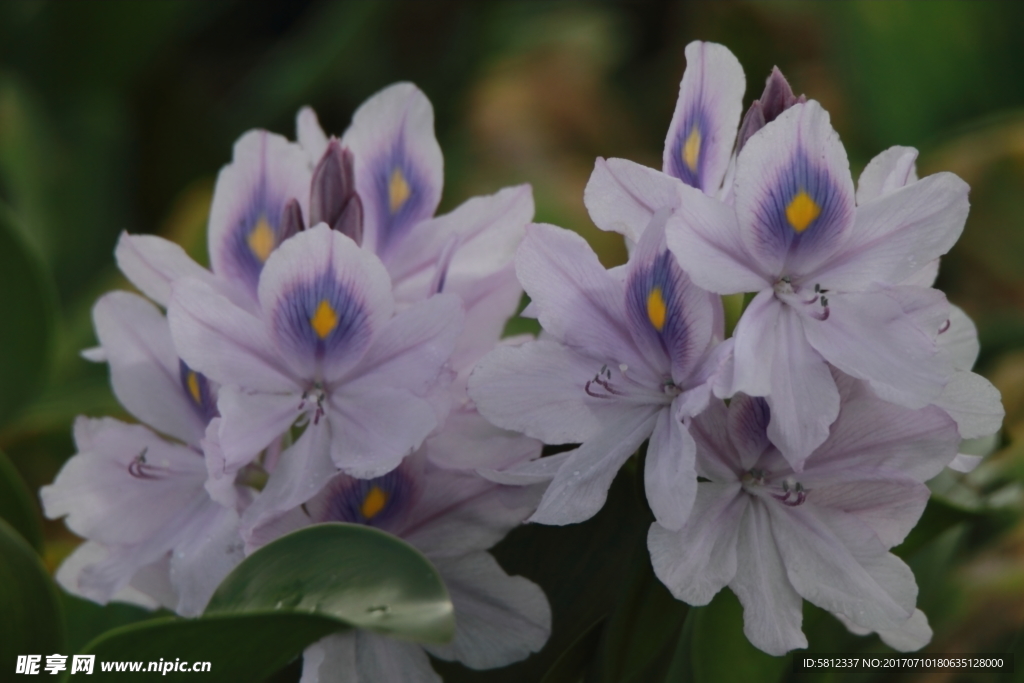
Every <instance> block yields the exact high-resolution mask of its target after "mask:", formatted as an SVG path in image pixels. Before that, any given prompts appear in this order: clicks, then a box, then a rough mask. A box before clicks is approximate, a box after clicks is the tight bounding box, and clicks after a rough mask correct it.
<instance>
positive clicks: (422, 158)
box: [341, 83, 444, 258]
mask: <svg viewBox="0 0 1024 683" xmlns="http://www.w3.org/2000/svg"><path fill="white" fill-rule="evenodd" d="M341 144H342V145H343V146H346V147H348V148H349V149H351V150H352V153H353V154H354V155H355V171H356V189H357V191H358V192H359V197H360V199H362V202H363V210H364V212H365V213H364V217H365V223H364V226H365V232H364V241H363V243H364V244H366V245H367V246H369V247H370V248H371V249H373V250H374V251H376V253H378V254H381V255H382V257H385V258H386V254H387V252H388V251H389V250H390V249H391V247H392V245H393V244H395V243H397V242H398V241H399V240H401V239H402V238H404V237H405V235H406V234H407V233H408V232H409V230H410V228H412V226H414V225H416V224H417V223H419V222H420V221H423V220H426V219H427V218H430V217H431V216H433V215H434V211H435V210H436V209H437V204H438V202H439V201H440V200H441V187H442V185H443V183H444V159H443V157H442V156H441V147H440V146H439V145H438V144H437V139H436V138H435V137H434V109H433V107H432V106H431V105H430V100H428V99H427V97H426V95H424V94H423V93H422V92H421V91H420V89H419V88H417V87H416V86H415V85H413V84H412V83H396V84H394V85H391V86H388V87H387V88H385V89H383V90H381V91H380V92H378V93H377V94H375V95H374V96H373V97H371V98H370V99H368V100H366V102H364V103H363V104H362V105H360V107H359V109H357V110H356V113H355V114H353V116H352V125H351V126H349V128H348V130H346V131H345V134H344V135H343V136H342V138H341Z"/></svg>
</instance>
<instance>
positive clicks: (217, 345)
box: [167, 278, 301, 393]
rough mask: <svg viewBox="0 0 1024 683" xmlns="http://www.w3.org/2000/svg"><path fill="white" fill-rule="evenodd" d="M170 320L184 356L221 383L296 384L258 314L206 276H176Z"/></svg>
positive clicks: (277, 388) (268, 387) (276, 387)
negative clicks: (204, 279) (219, 289)
mask: <svg viewBox="0 0 1024 683" xmlns="http://www.w3.org/2000/svg"><path fill="white" fill-rule="evenodd" d="M167 321H168V323H170V327H171V337H172V338H173V340H174V348H176V349H177V350H178V354H179V355H180V356H181V358H182V360H184V361H185V362H186V363H187V364H188V365H189V367H191V368H193V369H194V370H197V371H199V372H201V373H203V374H204V375H206V376H207V377H209V378H210V379H213V380H214V381H216V382H218V383H219V384H221V385H222V386H223V385H234V386H244V387H246V388H248V389H252V390H256V391H269V392H285V393H290V392H292V391H295V390H296V386H297V385H296V383H295V380H294V379H292V374H291V373H290V372H289V370H288V368H287V367H285V366H283V365H282V363H281V361H280V359H279V354H278V352H277V350H276V349H275V348H274V346H273V344H272V343H271V340H270V339H269V338H268V337H267V333H266V330H265V327H264V325H263V323H262V322H261V321H260V319H259V318H257V317H256V316H255V315H253V314H251V313H249V312H247V311H245V310H243V309H242V308H239V307H238V306H236V305H235V304H233V303H231V302H230V301H229V300H228V299H227V298H225V297H224V296H222V295H221V294H219V293H218V292H217V291H216V290H214V289H213V288H212V287H211V286H210V285H208V284H206V283H205V282H202V281H200V280H195V279H193V278H185V279H182V280H178V281H176V282H175V284H174V288H173V294H172V295H171V303H170V306H169V307H168V309H167ZM300 390H301V389H300Z"/></svg>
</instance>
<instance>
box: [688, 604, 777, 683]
mask: <svg viewBox="0 0 1024 683" xmlns="http://www.w3.org/2000/svg"><path fill="white" fill-rule="evenodd" d="M691 614H692V615H693V629H692V633H691V638H692V640H691V643H692V645H691V648H690V657H691V665H692V669H693V681H694V683H716V682H717V681H731V680H735V681H748V682H749V683H774V681H778V680H779V679H780V678H781V677H782V674H783V672H784V671H786V670H787V668H788V666H789V662H790V656H788V655H787V656H784V657H772V656H771V655H768V654H765V653H764V652H761V651H760V650H758V649H757V648H756V647H754V646H753V645H751V644H750V642H749V641H748V640H747V637H746V636H745V635H743V608H742V606H741V605H740V601H739V600H737V599H736V596H735V595H733V594H732V591H729V590H722V591H719V593H718V595H716V596H715V598H714V599H713V600H712V601H711V602H710V603H709V604H707V605H705V606H704V607H694V608H692V609H691Z"/></svg>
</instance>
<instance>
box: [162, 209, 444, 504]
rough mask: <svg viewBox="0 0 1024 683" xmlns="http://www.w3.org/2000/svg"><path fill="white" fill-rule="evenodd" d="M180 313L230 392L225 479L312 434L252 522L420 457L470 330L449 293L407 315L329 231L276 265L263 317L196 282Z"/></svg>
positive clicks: (369, 260)
mask: <svg viewBox="0 0 1024 683" xmlns="http://www.w3.org/2000/svg"><path fill="white" fill-rule="evenodd" d="M168 316H169V320H170V324H171V332H172V335H173V337H174V342H175V347H176V348H177V349H178V352H179V353H180V354H181V356H182V358H184V359H185V362H187V363H188V364H189V366H190V367H193V368H196V369H197V370H199V371H200V372H202V373H203V374H205V375H206V376H208V377H210V378H211V379H213V380H214V381H217V382H218V383H219V384H220V385H221V389H220V397H219V400H218V407H219V409H220V413H221V423H220V432H219V442H220V447H221V450H222V454H223V463H222V469H223V476H226V477H230V478H232V480H233V477H234V473H235V472H237V470H238V469H239V468H241V467H242V466H244V465H246V464H247V463H249V462H251V461H252V460H253V459H255V458H256V457H257V456H258V455H259V454H260V452H261V451H263V450H264V449H266V448H268V447H272V446H273V447H277V445H279V444H281V439H282V436H284V435H286V434H288V433H289V431H290V430H292V428H293V427H296V428H297V429H298V430H299V431H300V432H301V435H300V436H298V437H297V438H296V440H295V442H294V443H293V444H292V445H290V446H289V447H288V448H287V450H286V451H285V452H284V453H282V454H281V456H280V460H279V462H277V463H268V467H270V466H274V465H276V469H274V471H273V472H271V476H270V480H269V482H268V484H267V488H266V489H264V490H263V492H262V494H261V495H260V496H259V498H258V500H257V501H256V502H255V503H254V505H253V507H251V508H250V509H249V510H248V512H247V518H248V519H251V520H256V519H258V518H259V517H260V516H261V515H264V514H271V513H273V512H274V511H280V510H286V509H289V508H291V507H293V506H295V505H298V504H299V503H301V502H303V501H305V500H308V499H309V498H310V497H311V496H313V495H314V494H315V493H316V492H317V491H319V490H320V488H321V487H322V486H323V482H324V480H325V479H326V478H327V477H329V476H330V475H332V474H333V473H334V472H335V471H336V470H337V468H342V469H344V470H345V471H346V472H349V473H351V474H355V475H357V476H377V475H380V474H383V473H385V472H387V471H389V470H391V469H393V468H394V467H396V466H397V465H398V463H399V462H400V461H401V460H402V458H404V457H405V456H406V455H408V454H409V453H411V452H412V451H413V450H414V449H416V448H418V447H419V445H420V444H421V443H422V441H423V439H424V438H425V437H426V436H427V435H428V434H430V432H431V431H433V430H434V429H435V428H436V427H437V426H438V424H439V422H440V421H441V420H442V419H443V417H444V415H443V413H444V410H445V405H444V401H440V402H439V401H437V400H433V399H434V398H435V397H433V396H432V392H437V391H438V390H439V388H438V384H439V382H441V381H442V380H444V379H445V378H446V375H445V374H444V372H443V370H444V365H445V363H446V361H447V360H448V358H449V356H450V355H451V352H452V349H453V346H454V343H455V339H456V338H457V336H458V334H459V332H460V330H461V326H462V306H461V302H460V301H459V300H458V298H457V297H454V296H451V295H446V294H440V295H437V296H435V297H432V298H431V299H429V300H427V301H424V302H422V303H420V304H418V305H415V306H411V307H409V308H408V309H406V310H405V311H403V312H401V313H398V314H397V315H395V314H394V299H393V297H392V294H391V282H390V279H389V278H388V275H387V272H386V271H385V270H384V267H383V265H382V264H381V263H380V261H379V260H378V259H377V258H376V257H374V256H373V255H372V254H370V253H368V252H366V251H365V250H362V249H360V248H359V247H357V246H356V244H355V243H354V242H352V240H351V239H349V238H348V237H346V236H344V235H342V234H341V233H339V232H336V231H333V230H331V229H329V228H328V227H327V226H326V225H324V224H321V225H319V226H317V227H314V228H312V229H310V230H306V231H304V232H301V233H300V234H298V235H296V236H294V237H292V238H290V239H289V240H287V241H286V242H285V243H284V244H282V245H281V246H280V247H279V248H278V249H276V250H275V251H274V252H273V253H272V254H271V255H270V257H269V258H268V259H267V263H266V264H265V265H264V267H263V269H262V272H261V274H260V279H259V286H258V290H257V306H256V309H255V310H254V311H250V310H246V309H245V308H243V307H241V306H239V305H237V304H235V303H233V302H232V301H231V300H229V299H228V298H227V297H225V296H223V295H222V294H220V293H219V292H218V291H217V290H215V289H214V288H213V287H211V286H210V285H209V284H208V283H206V282H204V281H202V280H198V279H194V278H184V279H180V280H177V281H175V283H174V287H173V295H172V299H171V304H170V308H169V314H168ZM442 389H443V387H442Z"/></svg>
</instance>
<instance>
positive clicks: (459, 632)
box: [426, 552, 551, 669]
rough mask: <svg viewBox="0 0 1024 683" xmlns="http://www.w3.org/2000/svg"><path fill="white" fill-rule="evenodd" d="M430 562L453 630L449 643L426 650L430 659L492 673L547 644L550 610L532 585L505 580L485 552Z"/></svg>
mask: <svg viewBox="0 0 1024 683" xmlns="http://www.w3.org/2000/svg"><path fill="white" fill-rule="evenodd" d="M432 559H433V558H432ZM433 561H434V563H435V566H436V567H437V570H438V572H439V573H440V574H441V578H442V579H444V584H445V586H446V587H447V588H448V593H449V595H450V596H451V599H452V605H453V606H454V607H455V625H456V626H455V638H454V639H453V640H452V642H451V643H449V644H447V645H429V646H427V647H426V650H427V651H428V652H430V653H431V654H432V655H434V656H435V657H438V658H440V659H446V660H449V661H450V660H453V659H454V660H458V661H460V662H462V663H463V664H465V665H466V666H468V667H469V668H471V669H494V668H497V667H500V666H506V665H508V664H511V663H512V662H518V661H520V660H522V659H526V657H528V656H529V655H530V653H532V652H537V651H538V650H540V649H541V648H542V647H543V646H544V643H546V642H547V639H548V636H549V635H550V634H551V607H550V606H549V605H548V600H547V598H546V597H545V596H544V591H542V590H541V589H540V587H539V586H538V585H537V584H535V583H533V582H532V581H528V580H527V579H525V578H523V577H521V576H509V575H508V574H506V573H505V571H504V570H503V569H502V568H501V566H500V565H499V564H498V563H497V561H495V559H494V558H493V557H491V555H490V554H488V553H483V552H478V553H471V554H469V555H464V556H462V557H458V558H444V559H434V560H433Z"/></svg>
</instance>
